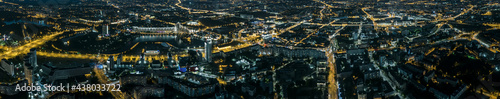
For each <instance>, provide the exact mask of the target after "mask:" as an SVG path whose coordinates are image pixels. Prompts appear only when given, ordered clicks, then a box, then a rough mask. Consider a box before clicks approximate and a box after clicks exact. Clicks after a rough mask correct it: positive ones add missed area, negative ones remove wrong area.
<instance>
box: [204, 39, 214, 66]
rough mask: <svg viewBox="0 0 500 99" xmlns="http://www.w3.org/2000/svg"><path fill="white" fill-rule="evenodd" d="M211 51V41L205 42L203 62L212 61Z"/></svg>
mask: <svg viewBox="0 0 500 99" xmlns="http://www.w3.org/2000/svg"><path fill="white" fill-rule="evenodd" d="M212 49H213V48H212V39H207V41H205V60H206V61H207V62H211V61H212Z"/></svg>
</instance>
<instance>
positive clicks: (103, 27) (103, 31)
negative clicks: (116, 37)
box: [102, 24, 109, 36]
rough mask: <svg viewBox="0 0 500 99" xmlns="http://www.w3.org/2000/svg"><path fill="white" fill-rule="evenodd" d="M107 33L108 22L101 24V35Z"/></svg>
mask: <svg viewBox="0 0 500 99" xmlns="http://www.w3.org/2000/svg"><path fill="white" fill-rule="evenodd" d="M104 35H109V26H108V24H105V25H102V36H104Z"/></svg>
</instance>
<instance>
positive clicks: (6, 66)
mask: <svg viewBox="0 0 500 99" xmlns="http://www.w3.org/2000/svg"><path fill="white" fill-rule="evenodd" d="M1 65H2V66H1V67H0V70H3V71H5V72H7V74H8V75H9V76H14V64H13V63H12V62H9V61H7V60H6V59H2V63H1Z"/></svg>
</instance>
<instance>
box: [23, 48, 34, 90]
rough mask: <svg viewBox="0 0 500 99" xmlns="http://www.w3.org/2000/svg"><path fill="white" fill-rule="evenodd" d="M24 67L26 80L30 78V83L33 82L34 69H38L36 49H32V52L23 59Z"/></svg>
mask: <svg viewBox="0 0 500 99" xmlns="http://www.w3.org/2000/svg"><path fill="white" fill-rule="evenodd" d="M23 67H24V77H25V79H26V80H28V84H32V83H33V78H34V77H33V74H34V72H35V71H34V70H36V69H37V56H36V49H35V48H33V49H30V52H29V53H28V54H27V55H26V56H25V57H24V60H23Z"/></svg>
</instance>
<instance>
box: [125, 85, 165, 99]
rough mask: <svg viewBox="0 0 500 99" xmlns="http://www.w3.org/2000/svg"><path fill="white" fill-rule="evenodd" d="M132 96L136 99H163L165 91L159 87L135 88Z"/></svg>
mask: <svg viewBox="0 0 500 99" xmlns="http://www.w3.org/2000/svg"><path fill="white" fill-rule="evenodd" d="M132 95H133V96H134V98H135V99H146V98H151V97H157V98H161V97H163V96H164V95H165V89H164V88H159V87H135V88H134V89H133V92H132Z"/></svg>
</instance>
